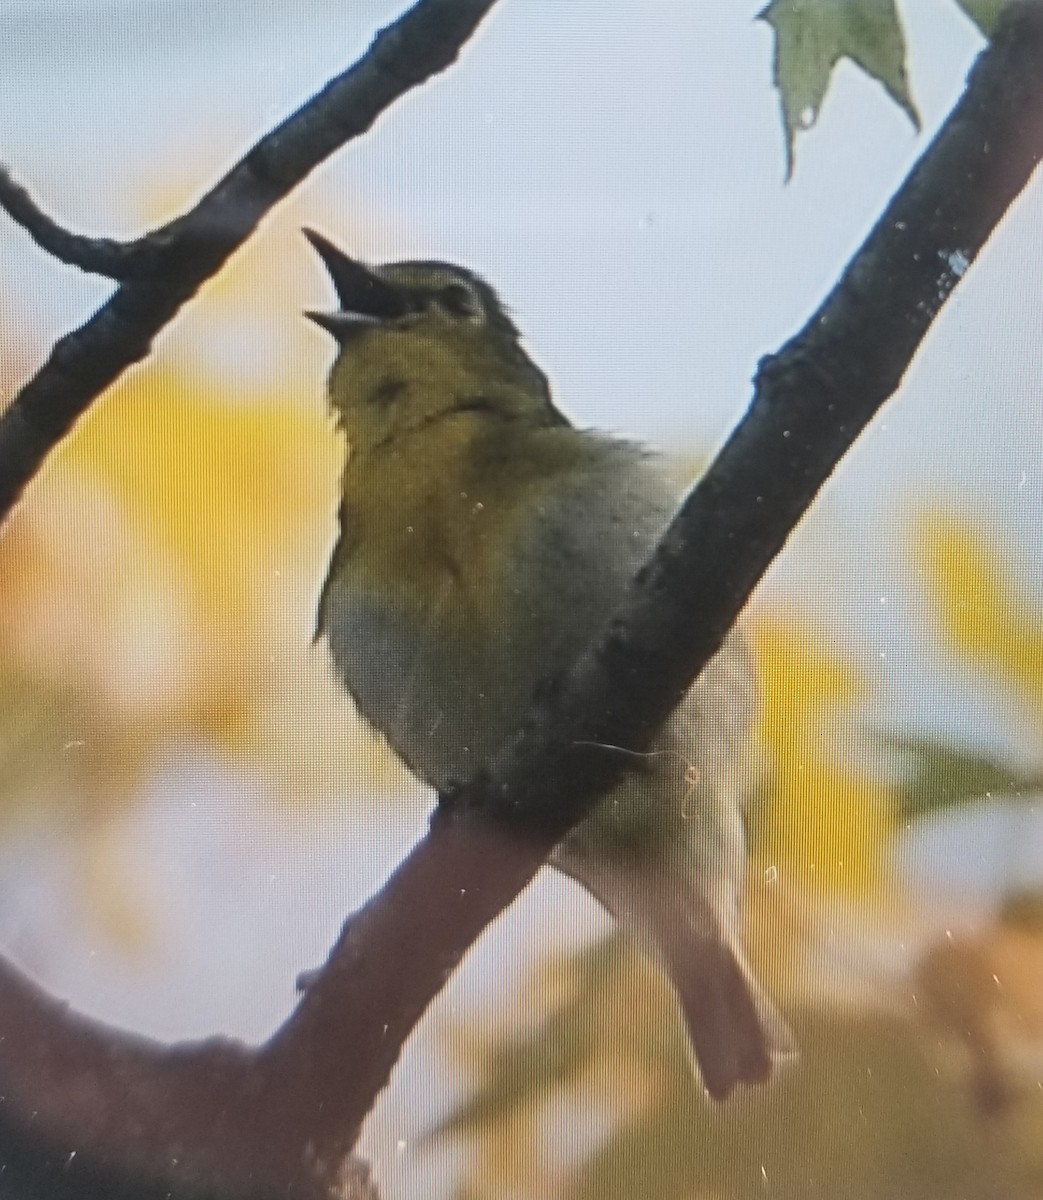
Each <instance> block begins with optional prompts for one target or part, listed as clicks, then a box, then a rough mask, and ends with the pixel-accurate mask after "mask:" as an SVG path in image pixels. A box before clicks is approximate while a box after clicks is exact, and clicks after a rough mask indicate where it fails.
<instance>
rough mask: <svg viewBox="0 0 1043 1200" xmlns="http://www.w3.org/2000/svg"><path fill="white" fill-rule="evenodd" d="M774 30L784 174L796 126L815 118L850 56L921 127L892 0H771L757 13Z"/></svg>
mask: <svg viewBox="0 0 1043 1200" xmlns="http://www.w3.org/2000/svg"><path fill="white" fill-rule="evenodd" d="M760 19H761V20H763V21H766V22H767V23H768V24H769V25H770V26H771V27H772V29H773V30H774V31H775V65H774V75H775V86H776V87H777V88H778V90H779V96H780V98H781V101H782V119H783V124H784V126H785V132H786V178H787V179H788V178H789V177H790V176H791V175H792V173H793V152H794V142H795V139H796V135H797V133H798V131H800V130H802V129H809V128H810V127H811V126H812V125H814V123H815V121H816V120H817V119H818V114H819V110H820V108H821V107H822V101H823V100H824V99H825V96H826V91H827V90H828V88H829V81H830V79H831V78H832V75H833V68H834V67H835V66H836V65H837V63H838V62H839V61H840V60H841V59H842V58H847V59H850V60H851V61H852V62H853V63H855V64H856V65H858V66H859V67H861V68H862V70H863V71H865V72H866V74H867V75H869V76H871V77H872V78H873V79H876V80H878V81H879V82H880V83H882V84H883V86H884V87H885V88H886V89H887V92H888V94H889V95H890V97H891V99H892V100H894V102H895V103H896V104H897V105H899V107H900V108H901V109H902V110H903V112H905V113H906V115H907V116H908V117H909V120H910V121H912V123H913V125H914V127H915V128H916V129H919V128H920V117H919V114H918V113H917V111H916V106H915V105H914V103H913V98H912V94H911V93H910V90H909V80H908V77H907V75H906V69H905V34H904V32H903V30H902V25H901V22H900V21H899V19H898V12H897V10H896V8H895V3H894V0H771V2H770V3H769V4H768V6H767V8H765V9H764V10H763V11H762V12H761V13H760Z"/></svg>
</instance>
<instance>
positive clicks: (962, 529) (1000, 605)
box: [915, 511, 1043, 697]
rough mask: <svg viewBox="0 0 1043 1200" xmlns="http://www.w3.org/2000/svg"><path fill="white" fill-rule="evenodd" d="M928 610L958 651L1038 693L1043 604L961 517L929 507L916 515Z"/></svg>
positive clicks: (1042, 675)
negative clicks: (923, 513)
mask: <svg viewBox="0 0 1043 1200" xmlns="http://www.w3.org/2000/svg"><path fill="white" fill-rule="evenodd" d="M915 539H916V551H917V557H918V558H919V559H920V560H921V561H922V562H923V564H924V570H925V572H926V576H927V584H928V590H929V594H930V598H931V601H932V605H931V611H932V612H933V613H934V614H935V616H936V618H937V619H938V620H939V621H940V623H941V627H942V631H943V633H944V635H945V636H946V638H947V639H948V640H949V641H950V642H951V644H952V645H953V646H954V647H955V648H956V649H957V650H959V651H960V652H961V653H963V654H965V655H967V656H968V657H970V658H972V659H976V660H977V661H979V662H981V663H984V664H985V665H986V666H989V667H991V668H992V669H994V670H996V671H997V672H998V673H1000V674H1001V675H1003V676H1005V677H1006V678H1008V679H1011V680H1013V681H1015V682H1017V683H1019V684H1020V685H1022V686H1023V687H1025V688H1027V689H1029V690H1030V691H1031V692H1033V693H1034V694H1035V695H1036V696H1037V697H1043V610H1041V608H1040V604H1039V601H1038V599H1035V598H1033V597H1032V596H1031V595H1030V594H1029V593H1028V591H1027V590H1026V589H1025V588H1024V587H1023V586H1022V585H1021V584H1019V583H1018V581H1017V579H1016V578H1015V577H1014V574H1013V572H1012V570H1011V568H1010V565H1009V562H1008V561H1007V559H1006V558H1005V556H1004V555H1002V554H1001V553H1000V552H999V551H998V550H997V549H996V548H995V546H994V545H993V544H992V543H990V542H989V541H988V540H987V539H986V538H985V537H984V536H983V534H982V533H981V532H980V530H978V529H977V528H976V527H975V526H974V525H973V524H972V523H971V522H970V521H969V520H967V519H966V518H963V517H960V516H957V515H955V514H952V513H942V512H937V511H934V512H930V513H928V514H926V515H925V516H924V517H922V518H921V520H920V521H919V523H918V525H917V528H916V533H915Z"/></svg>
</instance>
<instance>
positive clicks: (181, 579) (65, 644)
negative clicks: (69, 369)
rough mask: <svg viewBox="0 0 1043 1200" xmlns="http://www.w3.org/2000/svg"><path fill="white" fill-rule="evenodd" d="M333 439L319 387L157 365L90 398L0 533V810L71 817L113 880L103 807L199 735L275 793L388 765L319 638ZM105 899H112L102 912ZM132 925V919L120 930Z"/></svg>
mask: <svg viewBox="0 0 1043 1200" xmlns="http://www.w3.org/2000/svg"><path fill="white" fill-rule="evenodd" d="M342 454H343V449H342V447H341V446H340V445H339V443H338V439H337V437H336V436H335V434H334V432H333V429H332V427H331V425H330V424H329V422H328V421H327V420H326V419H325V417H324V416H323V415H322V414H321V413H320V410H319V406H318V405H317V404H316V405H315V406H314V407H313V408H311V409H306V408H305V407H304V406H302V405H300V404H298V403H293V402H290V401H287V400H285V399H282V398H279V397H273V398H256V399H255V400H254V402H253V403H241V404H233V403H229V402H228V400H227V399H226V398H225V397H224V396H223V395H220V394H216V393H215V392H213V391H212V390H208V388H207V387H206V386H205V385H203V384H202V383H199V382H193V381H192V379H191V378H187V377H186V376H185V374H184V373H183V372H178V373H175V372H173V371H172V370H170V369H169V368H167V367H164V366H163V365H162V364H159V363H152V364H150V365H148V366H146V367H144V368H143V369H140V370H138V371H135V372H133V373H132V374H131V375H129V376H128V377H127V378H126V379H125V380H123V381H122V382H121V383H120V384H118V385H117V386H116V387H114V388H113V389H112V390H111V392H110V393H108V394H107V395H106V396H104V397H102V398H101V399H100V400H99V401H98V402H97V403H96V404H95V405H94V407H93V408H92V409H91V410H90V412H89V413H88V414H87V416H86V417H85V418H84V419H83V420H82V421H81V423H80V424H79V426H78V427H77V428H76V429H75V430H74V431H73V433H72V435H71V436H70V437H69V438H68V439H67V440H66V441H65V442H64V443H63V444H62V445H61V446H60V447H59V449H58V450H57V451H56V452H55V454H54V455H53V457H52V458H51V459H50V460H49V461H48V463H47V465H46V466H45V468H44V470H43V472H42V473H41V474H40V476H39V477H38V478H37V479H36V480H34V482H33V484H32V486H31V488H30V490H29V492H28V493H27V495H26V497H25V499H24V500H23V502H22V504H21V505H20V507H19V509H18V510H17V512H16V513H15V514H14V516H13V518H12V519H11V521H10V522H9V523H8V525H7V527H6V528H5V531H4V537H3V539H2V540H0V755H2V761H3V763H4V766H5V770H4V773H3V777H2V779H0V806H2V811H3V813H5V814H6V815H7V816H9V817H10V816H13V815H15V814H20V815H26V816H28V815H30V814H31V815H33V817H34V818H35V819H44V818H45V817H46V818H47V819H51V820H54V819H57V820H59V821H61V822H62V823H63V824H64V825H65V826H66V827H67V828H69V829H70V830H75V831H76V835H77V844H78V846H79V847H80V849H81V852H82V853H81V864H82V868H83V871H84V881H85V884H86V887H87V891H88V892H89V893H91V894H92V895H93V896H94V900H95V901H96V904H94V907H95V908H96V910H97V911H98V912H99V913H100V914H103V915H104V914H107V917H106V920H105V923H106V924H107V925H110V926H112V927H113V932H116V933H119V932H120V931H122V935H123V940H125V941H126V940H128V939H127V937H126V935H127V932H128V930H130V929H131V927H132V926H133V924H134V922H132V921H130V922H128V921H127V919H126V913H127V902H126V896H125V895H119V894H116V893H114V894H113V895H108V896H106V895H105V894H104V888H99V887H98V881H99V880H100V879H102V878H103V877H104V878H110V877H111V878H113V886H114V887H115V888H117V889H119V887H120V886H121V884H120V881H119V880H118V879H116V878H115V877H114V875H113V873H112V872H109V871H106V870H104V869H103V868H101V869H95V868H94V867H92V866H91V865H90V864H91V861H92V859H93V858H97V859H98V861H99V862H104V861H109V862H111V861H112V860H111V855H112V848H111V845H109V844H108V843H107V834H106V832H105V827H106V823H107V819H108V818H110V817H112V816H114V815H116V814H118V813H120V812H122V811H124V810H125V809H126V808H127V807H128V806H132V805H134V804H135V803H137V801H138V798H139V797H140V796H141V794H142V792H143V789H144V786H145V784H146V782H147V780H148V779H149V777H150V775H151V773H152V772H153V771H154V770H155V768H156V766H157V764H158V763H159V762H161V761H162V759H163V758H164V757H166V756H169V755H170V754H171V753H175V754H176V753H178V751H179V749H180V748H181V747H183V746H186V745H188V746H191V745H192V744H193V743H198V744H201V745H209V746H211V747H213V748H215V749H217V750H219V751H220V752H221V753H222V754H224V755H226V756H230V757H232V758H234V759H235V760H236V761H237V762H240V763H241V764H242V765H244V766H246V767H248V768H249V769H251V770H252V771H254V773H255V774H257V775H259V776H260V777H261V778H263V779H265V780H267V781H268V782H269V784H270V786H271V789H272V794H273V796H278V797H280V798H281V799H282V801H283V802H285V801H287V800H290V801H303V802H307V801H309V800H312V799H314V798H316V797H318V796H322V797H323V798H327V797H329V796H331V795H344V794H346V793H347V792H350V791H352V790H357V789H358V788H359V787H360V786H362V787H366V786H369V785H374V784H379V783H381V782H384V781H386V776H387V770H388V768H387V766H386V763H387V754H386V752H385V750H384V748H383V746H382V744H381V743H379V742H378V741H377V740H376V739H375V738H374V737H373V736H372V735H371V734H369V732H368V731H367V730H365V729H364V728H363V727H362V725H361V723H360V722H359V721H358V719H357V716H356V714H355V713H354V710H353V707H352V705H351V703H350V701H349V700H348V698H347V697H346V696H345V695H344V693H343V690H342V689H341V688H340V687H339V685H337V684H336V682H335V681H334V679H333V676H332V672H331V671H330V670H329V666H328V660H327V655H326V651H325V648H324V647H321V646H320V647H313V646H312V645H311V640H312V632H313V620H314V616H313V614H314V611H315V603H316V597H317V594H318V589H319V586H320V583H321V579H322V574H323V571H324V567H325V559H326V554H327V548H328V544H329V542H330V539H331V538H332V535H333V520H334V512H335V508H336V476H337V472H338V470H339V465H340V460H341V457H342ZM113 914H122V916H120V918H119V919H118V920H115V921H113V920H111V919H109V918H111V917H112V915H113ZM140 940H141V939H140V938H139V937H138V936H137V934H134V935H133V936H131V937H130V938H129V941H130V942H138V941H140Z"/></svg>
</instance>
